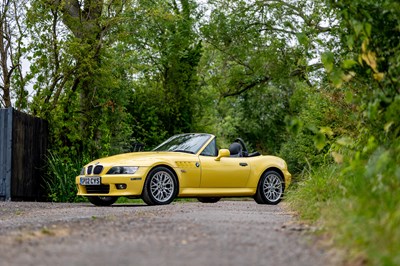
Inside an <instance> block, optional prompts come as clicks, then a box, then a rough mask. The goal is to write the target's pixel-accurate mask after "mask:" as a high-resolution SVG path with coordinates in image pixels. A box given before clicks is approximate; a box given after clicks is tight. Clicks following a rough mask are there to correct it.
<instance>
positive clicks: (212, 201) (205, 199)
mask: <svg viewBox="0 0 400 266" xmlns="http://www.w3.org/2000/svg"><path fill="white" fill-rule="evenodd" d="M220 199H221V198H218V197H211V198H197V200H198V201H200V202H201V203H216V202H218V201H219V200H220Z"/></svg>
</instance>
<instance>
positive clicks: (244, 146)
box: [235, 138, 249, 157]
mask: <svg viewBox="0 0 400 266" xmlns="http://www.w3.org/2000/svg"><path fill="white" fill-rule="evenodd" d="M235 142H237V143H239V144H240V146H242V156H243V157H247V156H248V155H249V152H248V151H247V148H246V145H245V144H244V141H243V140H242V139H241V138H237V139H235Z"/></svg>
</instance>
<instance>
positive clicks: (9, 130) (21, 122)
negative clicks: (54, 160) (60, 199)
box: [0, 108, 48, 200]
mask: <svg viewBox="0 0 400 266" xmlns="http://www.w3.org/2000/svg"><path fill="white" fill-rule="evenodd" d="M47 144H48V123H47V122H46V121H45V120H42V119H39V118H36V117H32V116H30V115H27V114H25V113H22V112H19V111H16V110H14V109H13V108H8V109H0V166H1V167H0V200H40V199H42V198H44V193H45V190H44V181H43V177H44V171H45V165H46V163H45V162H46V152H47Z"/></svg>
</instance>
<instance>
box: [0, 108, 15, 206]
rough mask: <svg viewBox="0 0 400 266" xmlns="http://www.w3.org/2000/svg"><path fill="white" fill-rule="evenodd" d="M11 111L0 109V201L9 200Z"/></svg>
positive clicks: (9, 109)
mask: <svg viewBox="0 0 400 266" xmlns="http://www.w3.org/2000/svg"><path fill="white" fill-rule="evenodd" d="M12 121H13V109H12V108H11V107H10V108H7V109H0V166H1V167H0V199H2V200H7V201H9V200H11V175H12V133H13V130H12V129H13V124H12Z"/></svg>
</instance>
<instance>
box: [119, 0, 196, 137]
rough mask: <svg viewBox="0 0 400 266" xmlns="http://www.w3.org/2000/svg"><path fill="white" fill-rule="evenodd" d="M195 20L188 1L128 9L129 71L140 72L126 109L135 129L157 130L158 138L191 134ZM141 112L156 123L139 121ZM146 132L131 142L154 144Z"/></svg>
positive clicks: (138, 133) (193, 7) (146, 3)
mask: <svg viewBox="0 0 400 266" xmlns="http://www.w3.org/2000/svg"><path fill="white" fill-rule="evenodd" d="M199 16H200V14H199V12H198V10H197V5H196V3H195V2H194V1H191V0H181V1H142V2H139V3H137V4H136V5H134V6H133V7H132V10H131V12H130V16H129V17H130V21H131V23H130V25H129V26H128V27H127V29H126V30H127V31H128V32H129V34H130V36H131V38H130V39H129V40H128V41H127V46H128V47H130V48H131V53H130V55H131V56H132V58H134V62H135V63H136V64H135V65H134V66H133V67H134V68H135V69H136V71H137V72H139V73H138V74H137V78H136V84H137V85H136V87H137V88H136V89H135V93H136V95H135V96H134V97H135V98H134V101H135V104H134V105H131V106H132V108H131V109H130V113H131V114H132V115H133V117H134V118H135V119H136V124H135V125H134V127H136V128H143V127H145V128H146V127H147V126H151V127H152V128H154V127H156V128H157V131H158V132H160V135H165V134H168V135H172V134H176V133H180V132H189V131H191V129H192V124H193V120H192V117H193V108H194V105H195V103H196V101H195V100H196V98H197V96H196V92H197V90H198V83H197V66H198V63H199V60H200V58H201V49H202V46H201V42H200V41H199V38H198V36H197V35H196V32H195V25H196V20H197V19H198V18H199ZM132 72H134V71H132ZM146 95H147V96H146ZM138 99H141V100H140V102H137V101H138ZM144 110H147V111H148V112H149V114H152V115H153V118H154V119H148V118H147V117H143V111H144ZM147 132H148V131H147V130H146V131H145V132H144V133H141V131H140V130H139V131H136V132H134V137H135V138H136V139H140V140H145V139H147V141H150V143H154V142H155V140H150V139H148V136H146V134H148V133H147ZM163 132H164V133H163ZM165 132H166V133H165Z"/></svg>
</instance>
